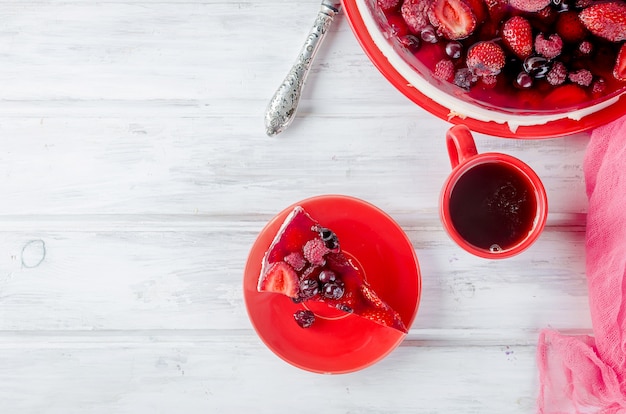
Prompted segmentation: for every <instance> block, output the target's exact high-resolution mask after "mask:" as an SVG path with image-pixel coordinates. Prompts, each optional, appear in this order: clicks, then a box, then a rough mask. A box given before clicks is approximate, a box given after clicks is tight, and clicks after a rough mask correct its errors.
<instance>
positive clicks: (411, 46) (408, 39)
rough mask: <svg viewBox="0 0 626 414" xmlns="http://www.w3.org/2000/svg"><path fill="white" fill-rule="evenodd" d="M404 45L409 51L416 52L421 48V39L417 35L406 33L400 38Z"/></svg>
mask: <svg viewBox="0 0 626 414" xmlns="http://www.w3.org/2000/svg"><path fill="white" fill-rule="evenodd" d="M400 43H402V46H404V47H406V48H407V49H408V50H409V51H411V52H413V53H415V52H417V51H418V50H419V48H420V39H419V38H418V37H417V36H415V35H412V34H410V35H406V36H402V37H401V38H400Z"/></svg>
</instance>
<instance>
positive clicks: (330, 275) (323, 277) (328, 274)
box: [317, 270, 337, 283]
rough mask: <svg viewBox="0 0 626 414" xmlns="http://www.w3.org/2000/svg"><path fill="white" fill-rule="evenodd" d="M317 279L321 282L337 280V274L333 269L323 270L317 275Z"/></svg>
mask: <svg viewBox="0 0 626 414" xmlns="http://www.w3.org/2000/svg"><path fill="white" fill-rule="evenodd" d="M317 279H318V280H319V281H320V282H321V283H328V282H334V281H335V280H337V275H336V274H335V272H333V271H332V270H322V271H321V272H320V274H319V275H318V276H317Z"/></svg>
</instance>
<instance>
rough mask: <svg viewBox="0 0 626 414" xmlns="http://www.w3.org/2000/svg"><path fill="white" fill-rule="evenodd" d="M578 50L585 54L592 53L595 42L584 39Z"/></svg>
mask: <svg viewBox="0 0 626 414" xmlns="http://www.w3.org/2000/svg"><path fill="white" fill-rule="evenodd" d="M578 51H579V52H580V53H582V54H583V55H590V54H591V52H593V44H592V43H591V42H590V41H589V40H584V41H582V42H580V44H579V45H578Z"/></svg>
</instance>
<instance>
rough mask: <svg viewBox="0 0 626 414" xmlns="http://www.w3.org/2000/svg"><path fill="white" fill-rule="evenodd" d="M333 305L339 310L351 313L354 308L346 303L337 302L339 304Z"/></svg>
mask: <svg viewBox="0 0 626 414" xmlns="http://www.w3.org/2000/svg"><path fill="white" fill-rule="evenodd" d="M335 307H336V308H337V309H339V310H340V311H344V312H347V313H352V312H354V310H353V309H352V308H351V307H350V306H348V305H346V304H344V303H339V304H337V306H335Z"/></svg>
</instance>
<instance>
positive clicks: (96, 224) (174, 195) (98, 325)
mask: <svg viewBox="0 0 626 414" xmlns="http://www.w3.org/2000/svg"><path fill="white" fill-rule="evenodd" d="M318 8H319V1H317V0H307V1H299V2H293V1H287V0H263V1H261V0H254V1H248V2H228V1H226V2H225V1H217V0H205V1H193V0H185V1H182V0H166V1H159V2H150V1H133V0H116V1H105V2H91V1H78V0H75V1H62V2H61V1H19V0H12V1H2V2H0V15H1V16H2V18H1V19H0V61H1V64H0V79H1V80H2V85H1V87H0V136H1V137H2V146H1V147H0V194H1V195H2V202H1V203H0V233H1V234H2V237H0V349H1V351H0V401H2V412H6V413H18V412H19V413H31V412H32V413H41V412H51V413H84V412H89V413H100V412H102V413H111V412H129V413H142V412H162V413H178V412H182V411H186V412H216V413H223V412H243V411H250V412H258V413H263V412H293V411H294V410H295V411H298V412H304V413H307V412H320V411H323V412H329V413H367V412H371V413H404V412H420V413H440V412H441V413H450V412H462V413H504V412H506V413H531V412H534V398H535V395H536V385H537V384H536V367H535V362H534V352H535V343H536V338H537V333H538V331H539V329H541V328H544V327H548V326H551V327H554V328H558V329H562V330H564V331H567V332H572V333H580V332H589V330H590V328H591V325H590V320H589V315H588V305H587V291H586V280H585V274H584V231H585V229H584V224H585V212H586V205H587V204H586V198H585V193H584V180H583V174H582V159H583V156H584V151H585V147H586V144H587V141H588V135H587V134H578V135H575V136H571V137H567V138H560V139H553V140H542V141H521V140H511V139H501V138H496V137H489V136H485V135H481V134H477V136H476V141H477V146H478V149H479V150H480V151H502V152H506V153H510V154H512V155H515V156H517V157H519V158H521V159H522V160H524V161H526V162H528V163H529V164H530V165H531V166H532V167H533V168H534V169H535V170H536V171H537V173H538V174H539V176H540V177H541V178H542V180H543V181H544V184H545V186H546V189H547V192H548V197H549V203H550V211H549V220H548V227H547V228H546V231H545V232H544V233H543V235H542V236H541V238H540V239H539V240H538V242H537V243H536V244H535V245H534V246H533V247H532V248H531V249H529V250H528V251H527V252H525V253H523V254H522V255H520V256H517V257H514V258H511V259H508V260H505V261H486V260H482V259H478V258H475V257H472V256H470V255H468V254H466V253H464V252H463V251H462V250H461V249H460V248H458V247H457V246H456V245H454V243H453V242H452V241H451V240H450V239H449V238H448V237H447V236H446V234H445V233H444V231H443V229H442V228H441V225H440V223H439V220H438V213H437V200H438V195H439V190H440V187H441V185H442V183H443V181H444V180H445V178H446V175H447V174H448V173H449V170H450V167H449V162H448V160H447V156H446V153H445V145H444V141H443V137H444V134H445V131H446V129H447V128H448V126H449V125H448V124H447V123H446V122H444V121H441V120H439V119H436V118H434V117H433V116H432V115H430V114H429V113H427V112H426V111H424V110H422V109H421V108H419V107H417V106H415V105H414V104H412V103H411V102H409V101H408V100H407V99H406V98H405V97H403V96H402V95H401V94H400V93H399V92H397V91H396V90H395V89H393V87H392V86H391V85H389V84H388V83H387V82H386V81H385V79H384V78H383V77H382V75H381V74H380V73H379V72H377V70H376V69H375V68H374V67H373V65H372V64H371V63H370V62H369V60H368V59H367V57H366V56H365V55H364V53H363V52H362V50H361V48H360V47H359V45H358V43H357V41H356V39H355V38H354V36H353V35H352V33H351V31H350V28H349V25H348V23H347V21H346V20H345V17H344V16H341V17H340V18H339V19H338V20H337V22H336V24H335V25H334V26H333V27H332V32H331V33H330V35H329V37H328V38H327V39H326V42H325V44H324V46H323V49H322V50H321V51H320V53H319V55H318V60H316V62H315V63H314V65H313V68H312V73H311V74H310V76H309V79H308V82H307V87H306V89H305V93H304V96H303V98H302V101H301V107H300V110H299V112H298V116H297V118H296V120H295V121H294V123H293V124H292V126H291V127H290V128H289V129H288V130H287V131H286V132H284V133H283V134H281V135H280V136H279V137H276V138H273V139H270V138H267V137H266V136H265V135H264V128H263V111H264V109H265V105H266V104H267V101H268V99H269V97H270V96H271V95H272V93H273V92H274V90H275V89H276V87H277V86H278V84H279V83H280V81H281V80H282V78H283V77H284V75H285V73H286V71H287V70H288V69H289V67H290V66H291V64H292V62H293V59H295V56H296V53H297V52H298V49H299V47H300V45H301V44H302V42H303V41H304V37H305V36H306V34H307V32H308V30H309V27H310V24H311V23H312V21H313V18H314V17H315V14H316V13H317V10H318ZM324 193H339V194H347V195H352V196H357V197H360V198H363V199H365V200H367V201H369V202H371V203H373V204H375V205H377V206H379V207H380V208H382V209H384V210H385V211H387V212H388V213H389V214H390V215H391V216H392V217H393V218H394V219H396V220H397V221H398V223H399V224H400V225H401V226H402V227H403V228H404V229H405V231H406V232H407V234H408V236H409V238H410V240H411V242H412V243H413V245H414V247H415V249H416V252H417V255H418V258H419V261H420V267H421V270H422V275H423V294H422V301H421V305H420V309H419V312H418V316H417V318H416V320H415V323H414V325H413V326H412V329H411V331H410V333H409V336H408V338H407V340H406V341H405V342H404V343H403V344H402V345H401V346H400V347H399V348H398V349H397V350H395V351H394V352H393V353H392V354H391V355H389V356H388V357H387V358H386V359H385V360H383V361H382V362H380V363H378V364H376V365H374V366H372V367H370V368H368V369H366V370H363V371H360V372H357V373H353V374H349V375H341V376H321V375H316V374H310V373H307V372H303V371H301V370H298V369H296V368H294V367H291V366H290V365H288V364H286V363H284V362H282V361H281V360H280V359H278V358H277V357H276V356H274V355H273V354H272V353H271V352H270V351H269V350H268V349H267V348H266V347H265V346H264V345H263V344H262V343H261V341H260V340H259V339H258V337H257V336H256V334H255V333H254V331H253V330H252V328H251V325H250V322H249V320H248V318H247V314H246V310H245V307H244V304H243V297H242V287H241V285H242V272H243V267H244V264H245V261H246V256H247V253H248V251H249V249H250V247H251V245H252V243H253V242H254V240H255V237H256V235H257V233H258V232H259V230H260V229H261V228H262V227H263V226H264V225H265V223H266V222H267V220H269V219H270V218H271V217H272V216H273V215H274V214H275V213H277V212H278V211H280V210H282V209H283V208H284V207H285V206H287V205H289V204H291V203H293V202H295V201H297V200H300V199H303V198H306V197H309V196H312V195H317V194H324Z"/></svg>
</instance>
